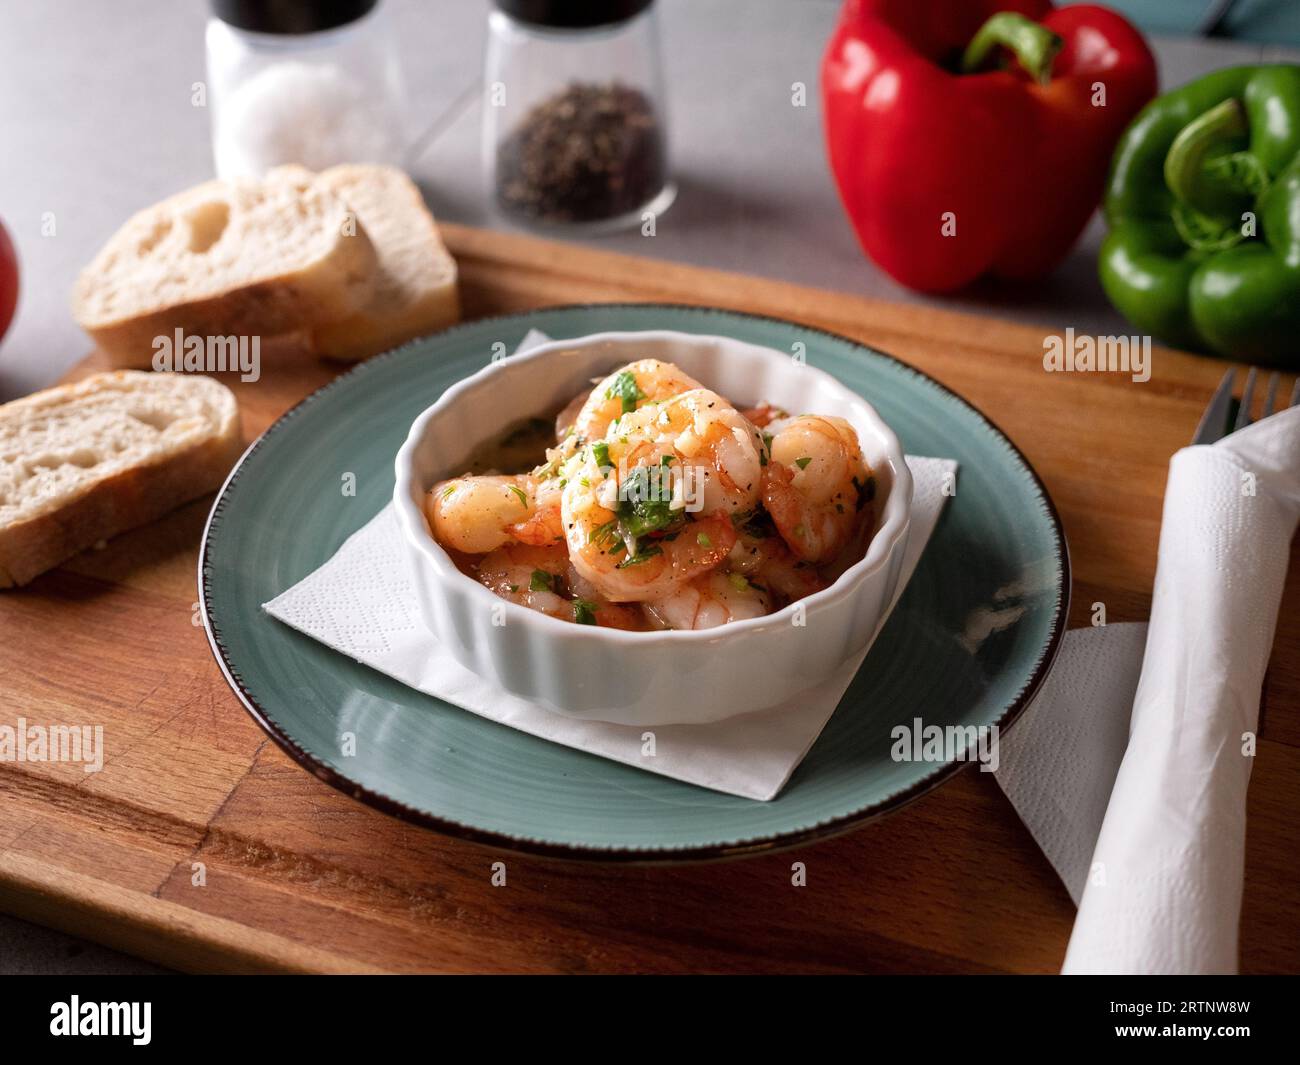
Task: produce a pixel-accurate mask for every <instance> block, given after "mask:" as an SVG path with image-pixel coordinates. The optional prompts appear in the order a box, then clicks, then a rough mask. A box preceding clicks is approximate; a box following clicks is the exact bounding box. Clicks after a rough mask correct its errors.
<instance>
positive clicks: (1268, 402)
mask: <svg viewBox="0 0 1300 1065" xmlns="http://www.w3.org/2000/svg"><path fill="white" fill-rule="evenodd" d="M1277 385H1278V376H1277V374H1275V373H1271V374H1269V375H1268V394H1267V395H1265V396H1264V409H1263V411H1262V412H1261V413H1260V415H1259V416H1260V417H1261V418H1267V417H1268V416H1269V415H1270V414H1272V413H1273V404H1274V403H1275V402H1276V401H1277Z"/></svg>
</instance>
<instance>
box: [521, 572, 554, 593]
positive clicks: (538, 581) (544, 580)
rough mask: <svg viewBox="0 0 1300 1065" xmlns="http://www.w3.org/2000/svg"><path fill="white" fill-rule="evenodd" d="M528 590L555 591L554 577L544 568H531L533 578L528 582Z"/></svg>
mask: <svg viewBox="0 0 1300 1065" xmlns="http://www.w3.org/2000/svg"><path fill="white" fill-rule="evenodd" d="M528 590H529V591H530V592H553V591H555V578H554V577H552V576H551V574H549V573H547V572H546V570H544V569H535V570H533V579H532V580H530V581H529V582H528Z"/></svg>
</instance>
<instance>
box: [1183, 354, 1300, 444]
mask: <svg viewBox="0 0 1300 1065" xmlns="http://www.w3.org/2000/svg"><path fill="white" fill-rule="evenodd" d="M1256 374H1257V371H1256V369H1255V367H1253V366H1252V367H1251V368H1250V370H1249V371H1248V372H1247V373H1246V387H1245V388H1243V389H1242V391H1241V399H1239V400H1237V399H1233V397H1232V384H1233V380H1234V379H1235V378H1236V375H1237V374H1236V371H1235V370H1229V371H1228V372H1227V373H1225V374H1224V375H1223V380H1222V381H1220V382H1219V387H1218V388H1216V389H1215V390H1214V395H1213V396H1211V397H1210V405H1209V406H1208V407H1206V408H1205V413H1204V414H1202V415H1201V423H1200V425H1198V426H1197V427H1196V435H1195V436H1193V437H1192V443H1193V444H1213V443H1214V442H1215V441H1216V440H1222V439H1223V438H1224V437H1225V436H1227V435H1228V434H1229V433H1235V432H1236V431H1237V430H1238V429H1244V428H1246V426H1248V425H1251V424H1252V423H1254V422H1255V421H1257V420H1259V419H1256V418H1252V417H1251V416H1250V408H1251V400H1252V399H1254V397H1255V377H1256ZM1280 382H1281V378H1280V377H1279V376H1278V375H1277V374H1275V373H1272V374H1269V376H1268V391H1267V392H1266V393H1265V395H1264V410H1263V412H1262V413H1261V414H1260V416H1259V417H1260V418H1261V419H1262V418H1267V417H1268V416H1269V415H1270V414H1272V413H1273V412H1274V408H1275V406H1276V403H1277V388H1278V384H1279V383H1280ZM1295 406H1300V377H1298V378H1296V383H1295V387H1294V388H1292V389H1291V398H1290V399H1289V400H1288V401H1287V402H1286V403H1284V404H1282V406H1281V407H1277V408H1276V409H1278V410H1286V408H1287V407H1295Z"/></svg>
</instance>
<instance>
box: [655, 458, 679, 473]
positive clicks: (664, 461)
mask: <svg viewBox="0 0 1300 1065" xmlns="http://www.w3.org/2000/svg"><path fill="white" fill-rule="evenodd" d="M676 458H677V456H676V455H664V456H662V457H661V458H660V459H659V465H660V466H662V467H663V468H664V469H665V470H666V469H668V467H669V466H671V465H672V464H673V462H674V461H675V460H676Z"/></svg>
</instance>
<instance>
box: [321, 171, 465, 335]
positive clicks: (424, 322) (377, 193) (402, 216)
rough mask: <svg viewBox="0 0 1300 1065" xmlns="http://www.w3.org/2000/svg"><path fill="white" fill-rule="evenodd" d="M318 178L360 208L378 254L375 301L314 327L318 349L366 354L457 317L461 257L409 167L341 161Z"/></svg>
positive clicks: (449, 321) (373, 299) (458, 311)
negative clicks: (440, 227) (444, 237)
mask: <svg viewBox="0 0 1300 1065" xmlns="http://www.w3.org/2000/svg"><path fill="white" fill-rule="evenodd" d="M315 184H316V185H318V186H320V187H322V188H325V189H327V190H328V191H329V192H332V193H333V194H334V195H336V196H338V197H339V198H340V199H342V200H344V201H345V202H346V203H347V204H348V206H350V207H351V208H352V209H353V210H354V211H356V213H357V218H358V220H359V222H360V223H361V226H362V227H363V228H364V229H365V230H366V232H367V233H369V234H370V236H371V239H372V240H373V241H374V244H375V249H376V251H377V253H378V255H379V270H378V274H377V276H376V279H375V291H374V295H373V296H372V297H371V299H370V302H369V303H368V304H367V305H366V306H364V307H362V308H361V309H360V310H359V311H357V312H356V313H355V314H352V315H350V316H348V317H345V318H341V319H339V320H337V321H333V322H328V323H325V324H323V325H320V326H318V327H317V328H316V329H315V330H313V331H312V339H313V342H314V346H315V349H316V351H317V352H318V353H319V354H321V355H326V356H329V357H330V358H336V359H364V358H366V357H367V356H370V355H375V354H377V353H379V352H381V351H385V350H387V349H388V348H392V347H396V346H397V345H398V344H402V343H404V342H405V341H407V340H411V339H413V338H415V337H418V336H423V335H424V334H426V333H433V332H436V331H437V330H439V329H444V328H446V327H447V326H449V325H451V324H452V323H453V322H455V321H456V320H457V318H458V317H459V316H460V305H459V301H458V298H457V294H456V260H455V259H453V258H452V257H451V253H450V252H448V251H447V248H446V246H445V245H444V244H443V242H442V237H441V236H440V235H439V234H438V227H437V225H436V224H435V223H434V221H433V216H432V215H431V214H430V213H429V210H428V208H427V207H425V205H424V198H423V197H422V196H421V195H420V190H419V189H418V188H417V187H416V186H415V183H414V182H413V181H412V180H411V179H410V178H409V177H407V176H406V174H404V173H403V172H402V171H400V170H397V169H395V168H393V167H388V166H374V165H368V164H355V165H344V166H335V167H331V168H330V169H329V170H325V171H322V172H321V173H320V174H317V175H316V178H315Z"/></svg>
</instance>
